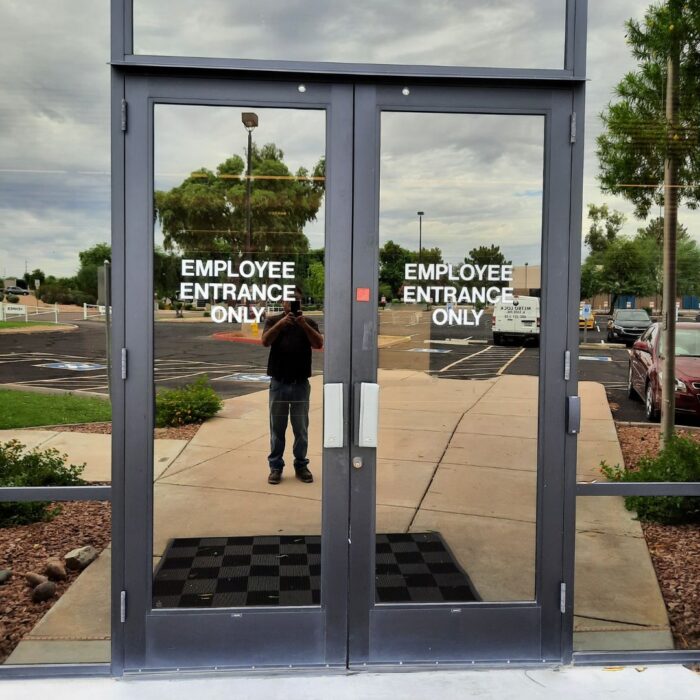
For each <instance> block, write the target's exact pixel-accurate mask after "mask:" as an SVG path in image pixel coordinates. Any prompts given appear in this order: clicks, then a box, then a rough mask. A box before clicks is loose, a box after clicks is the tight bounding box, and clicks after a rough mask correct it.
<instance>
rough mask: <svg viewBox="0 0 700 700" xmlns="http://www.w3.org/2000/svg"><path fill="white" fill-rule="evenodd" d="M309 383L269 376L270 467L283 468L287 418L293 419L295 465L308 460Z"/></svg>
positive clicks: (306, 380) (298, 466)
mask: <svg viewBox="0 0 700 700" xmlns="http://www.w3.org/2000/svg"><path fill="white" fill-rule="evenodd" d="M310 394H311V385H310V384H309V381H308V379H302V380H301V381H297V382H296V383H294V384H289V383H286V382H280V381H278V380H277V379H271V380H270V454H269V456H268V458H267V460H268V462H269V463H270V469H279V470H282V469H283V468H284V445H285V433H286V432H287V418H288V417H289V418H291V420H292V431H293V433H294V448H293V450H292V451H293V453H294V469H301V468H303V467H305V466H306V465H307V464H308V463H309V460H308V459H307V458H306V451H307V449H308V447H309V396H310Z"/></svg>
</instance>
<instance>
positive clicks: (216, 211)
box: [155, 143, 325, 259]
mask: <svg viewBox="0 0 700 700" xmlns="http://www.w3.org/2000/svg"><path fill="white" fill-rule="evenodd" d="M245 172H246V162H245V158H243V157H242V156H240V155H233V156H231V157H230V158H227V159H226V160H225V161H224V162H223V163H220V164H219V165H218V166H217V168H216V170H215V171H211V170H208V169H206V168H201V169H200V170H197V171H195V172H193V173H192V174H191V175H190V176H189V177H188V178H186V179H185V180H184V181H183V182H182V183H181V184H180V185H178V186H177V187H174V188H172V189H171V190H169V191H167V192H166V191H157V192H156V193H155V215H156V218H157V220H158V221H159V222H160V225H161V228H162V231H163V247H164V248H165V250H166V251H173V250H178V251H180V252H181V253H182V254H183V255H191V256H194V255H197V256H201V255H202V254H208V255H221V256H224V257H231V256H236V255H240V254H243V253H245V252H248V251H246V250H245V245H246V204H247V199H246V197H247V194H246V176H245ZM251 173H252V178H253V180H252V186H251V200H250V206H251V211H252V227H251V228H252V248H253V251H252V252H253V253H254V254H255V255H256V257H270V256H271V255H274V256H275V258H276V259H290V256H292V258H293V256H294V254H299V253H305V252H306V251H308V249H309V242H308V239H307V237H306V236H305V235H304V232H303V231H304V226H305V225H306V224H307V223H308V222H310V221H314V220H315V219H316V215H317V213H318V210H319V208H320V206H321V203H322V201H323V194H324V189H325V160H324V159H323V158H322V159H321V160H319V162H318V163H316V165H315V166H314V167H313V169H312V170H311V171H309V170H307V169H306V168H299V169H298V170H297V172H296V173H292V172H291V171H290V170H289V168H288V166H287V165H286V164H285V162H284V153H283V151H282V150H281V149H279V148H278V147H277V146H276V145H275V144H272V143H269V144H266V145H264V146H260V147H259V146H256V145H255V144H254V145H253V147H252V149H251Z"/></svg>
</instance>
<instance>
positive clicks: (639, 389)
mask: <svg viewBox="0 0 700 700" xmlns="http://www.w3.org/2000/svg"><path fill="white" fill-rule="evenodd" d="M662 350H663V346H662V344H661V324H660V323H654V324H652V325H651V326H650V327H649V328H648V329H647V330H646V331H645V332H644V333H643V334H642V337H641V338H640V339H639V340H637V341H635V343H634V345H633V346H632V349H631V350H630V364H629V372H628V374H627V394H628V396H629V397H630V398H631V399H634V398H637V397H641V398H642V399H644V412H645V414H646V417H647V419H648V420H651V421H656V420H658V419H659V414H660V409H661V376H662V374H661V359H660V354H661V352H662ZM676 411H678V412H679V413H686V414H695V415H696V416H697V417H699V418H700V327H698V325H697V324H696V323H692V322H688V323H679V324H678V325H677V326H676Z"/></svg>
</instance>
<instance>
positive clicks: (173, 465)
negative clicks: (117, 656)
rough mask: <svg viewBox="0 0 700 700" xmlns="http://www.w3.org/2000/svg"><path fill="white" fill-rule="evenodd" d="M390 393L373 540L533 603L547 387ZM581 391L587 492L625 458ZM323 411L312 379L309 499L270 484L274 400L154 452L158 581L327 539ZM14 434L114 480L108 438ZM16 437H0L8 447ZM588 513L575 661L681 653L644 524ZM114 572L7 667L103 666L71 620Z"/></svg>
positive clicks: (599, 408)
mask: <svg viewBox="0 0 700 700" xmlns="http://www.w3.org/2000/svg"><path fill="white" fill-rule="evenodd" d="M379 382H380V385H381V387H382V389H381V392H382V399H381V419H380V422H381V425H380V439H379V444H380V447H379V451H378V463H377V532H383V533H384V532H409V531H410V532H424V531H437V532H440V533H441V534H442V536H443V538H444V539H445V541H446V542H447V544H448V546H449V547H450V549H451V551H452V553H453V554H454V556H455V557H456V559H457V560H458V561H459V563H460V564H461V565H462V567H463V568H464V569H465V570H466V571H467V572H468V574H469V576H470V578H471V579H472V581H473V583H474V585H475V587H476V589H477V591H478V592H479V594H480V596H481V598H482V600H484V601H511V600H531V599H532V598H533V597H534V583H535V546H536V542H535V533H536V528H535V524H536V523H535V520H536V502H537V500H536V497H537V472H536V465H537V448H538V445H537V387H538V383H537V378H536V377H529V376H518V375H502V376H499V377H497V378H495V379H491V380H483V381H470V382H466V381H460V380H450V379H435V378H433V377H430V376H428V375H426V374H425V373H423V372H416V371H412V370H380V374H379ZM579 386H580V393H581V396H582V404H583V424H582V430H581V434H580V438H579V442H578V450H579V479H580V480H592V479H597V478H600V474H599V472H598V465H599V463H600V461H601V460H602V459H605V460H606V461H607V462H608V463H611V464H615V463H621V461H622V455H621V452H620V447H619V443H618V441H617V435H616V432H615V426H614V422H613V419H612V415H611V413H610V409H609V407H608V402H607V398H606V396H605V391H604V389H603V387H602V386H601V385H599V384H594V383H587V382H583V383H581V384H580V385H579ZM321 396H322V378H321V377H315V378H313V379H312V405H311V410H310V429H309V457H310V459H311V462H312V464H311V468H312V470H313V472H314V475H315V481H314V483H313V484H302V483H301V482H299V481H298V480H296V479H294V478H293V476H290V475H289V474H288V472H287V471H285V478H284V479H283V481H282V483H281V484H280V485H279V486H269V485H268V484H267V481H266V473H267V464H266V462H267V460H266V456H267V452H268V450H269V437H268V407H267V391H261V392H256V393H252V394H248V395H246V396H242V397H237V398H234V399H229V400H227V401H226V402H225V408H224V409H223V411H222V412H221V413H220V414H219V415H218V416H217V417H216V418H214V419H211V420H210V421H207V423H205V424H204V425H203V426H202V427H201V428H200V430H199V431H198V433H197V435H196V436H195V437H194V438H193V439H192V440H191V441H190V442H189V443H183V441H176V440H156V467H155V469H154V479H155V485H154V499H155V501H154V519H155V528H154V555H155V556H154V566H155V565H156V564H157V563H158V561H159V560H160V557H161V556H162V554H163V551H164V549H165V547H166V545H167V542H168V541H169V540H170V539H171V538H174V537H195V536H196V537H208V536H224V535H225V536H233V535H263V534H268V535H278V534H318V533H319V532H320V531H321V493H322V482H323V472H322V469H321V431H322V424H321V421H322V407H321ZM4 432H5V433H8V432H10V431H4ZM19 432H21V437H22V438H25V439H24V441H25V442H27V443H28V444H36V445H40V446H42V447H49V446H55V447H57V448H58V449H60V450H61V451H66V452H67V453H68V454H69V457H70V459H71V461H83V460H85V461H87V462H88V469H87V470H86V475H88V478H89V479H91V480H95V481H103V480H107V479H108V477H109V441H110V438H109V436H104V435H88V434H79V433H51V432H49V431H14V434H15V435H16V436H18V435H17V434H18V433H19ZM8 437H9V435H7V434H3V433H0V440H3V439H8ZM288 452H289V446H288ZM577 506H578V513H577V541H576V544H577V558H576V564H577V567H576V601H575V648H576V649H578V650H583V649H592V650H608V649H635V650H641V649H669V648H673V642H672V638H671V635H670V630H669V623H668V619H667V615H666V610H665V607H664V603H663V599H662V597H661V593H660V591H659V587H658V583H657V580H656V577H655V574H654V571H653V567H652V564H651V560H650V557H649V553H648V550H647V547H646V543H645V540H644V538H643V535H642V532H641V528H640V525H639V523H638V522H637V521H635V520H634V518H633V515H632V514H631V513H629V512H627V511H626V510H625V509H624V506H623V502H622V499H620V498H613V497H607V498H579V499H578V504H577ZM107 571H108V568H107V567H105V566H99V567H98V566H95V565H92V566H91V567H89V568H88V569H87V570H86V571H85V572H84V573H83V574H82V575H81V576H80V577H79V579H78V581H77V582H76V584H74V586H73V587H72V588H71V591H72V590H73V588H75V587H77V586H78V583H79V582H81V581H83V580H84V579H91V578H93V579H98V578H99V581H98V582H96V583H94V584H92V585H89V586H88V585H85V596H88V597H87V598H86V597H83V599H82V601H80V600H78V599H77V596H68V594H66V595H65V596H64V597H63V598H62V599H61V600H59V601H58V602H57V604H56V605H55V606H54V608H53V609H52V610H51V613H49V614H48V615H46V616H45V618H44V619H43V620H41V621H40V622H39V624H38V625H37V626H36V628H35V629H34V630H33V631H32V633H31V634H30V635H29V637H28V638H27V639H25V640H24V641H23V642H22V643H21V644H20V645H19V646H18V647H17V649H16V650H15V652H14V653H13V655H12V656H11V657H10V659H9V660H8V662H7V663H36V662H38V661H41V662H43V663H47V662H51V661H53V660H56V661H58V659H66V656H67V655H69V656H70V655H73V660H76V661H77V660H79V659H83V658H84V659H85V660H88V659H89V660H91V661H93V660H99V659H97V658H96V656H95V655H96V654H97V653H98V652H97V651H96V650H97V649H99V645H96V644H95V642H96V641H103V640H104V639H105V638H106V637H108V635H109V629H108V627H103V628H100V629H97V628H94V629H91V630H90V633H89V634H87V633H83V634H82V636H81V633H80V631H79V630H80V627H79V626H76V625H75V622H74V621H75V620H76V619H78V618H79V617H80V615H81V611H84V610H85V609H88V610H91V609H101V608H104V606H105V605H108V603H109V601H108V591H109V579H108V575H107ZM89 591H93V593H89ZM94 592H99V594H100V600H99V601H98V600H96V599H95V597H94V595H95V593H94ZM106 619H108V615H107V616H106ZM49 625H50V626H49ZM57 629H58V630H60V634H59V633H58V632H57V631H56V630H57ZM47 630H50V631H48V632H47ZM81 644H82V645H83V647H82V648H84V654H82V653H81V652H80V651H79V650H80V648H81ZM76 645H77V646H76ZM76 654H77V655H78V656H76ZM102 660H107V658H106V657H105V658H104V659H102Z"/></svg>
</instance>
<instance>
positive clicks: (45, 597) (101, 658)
mask: <svg viewBox="0 0 700 700" xmlns="http://www.w3.org/2000/svg"><path fill="white" fill-rule="evenodd" d="M110 539H111V507H110V504H109V503H108V502H102V501H95V502H93V501H63V502H60V503H48V502H23V503H20V502H0V665H3V664H4V665H6V666H13V665H18V664H20V665H35V664H78V663H109V661H110V655H111V652H110V629H111V625H110V620H111V612H110V601H111V598H110V580H111V559H112V549H111V544H110Z"/></svg>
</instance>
